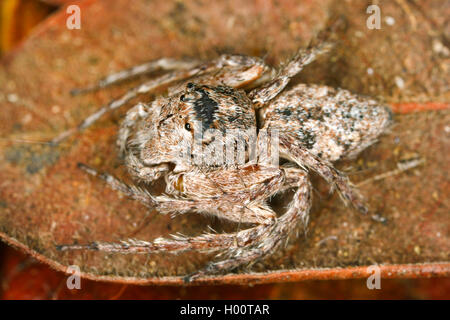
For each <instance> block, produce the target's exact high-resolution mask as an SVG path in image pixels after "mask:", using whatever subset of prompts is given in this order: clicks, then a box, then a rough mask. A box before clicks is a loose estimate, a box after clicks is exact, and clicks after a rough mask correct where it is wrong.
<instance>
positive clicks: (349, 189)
mask: <svg viewBox="0 0 450 320" xmlns="http://www.w3.org/2000/svg"><path fill="white" fill-rule="evenodd" d="M280 153H281V154H283V155H284V157H286V158H288V159H290V160H292V161H294V162H295V163H296V164H297V165H299V166H306V167H308V168H310V169H312V170H314V171H315V172H317V173H318V174H319V175H321V176H322V177H323V178H324V179H325V180H326V181H327V182H328V183H330V184H331V185H332V188H333V187H336V188H337V189H338V191H339V193H340V195H341V197H342V199H343V200H344V202H349V203H350V204H351V205H352V206H353V207H354V208H355V209H357V210H358V211H359V212H361V213H363V214H366V213H367V212H368V208H367V206H366V204H365V202H364V200H363V197H362V196H361V194H360V193H359V192H358V190H356V189H355V188H354V187H353V186H352V184H351V182H350V180H349V179H348V178H347V176H346V175H345V174H344V173H342V172H340V171H338V170H337V169H335V168H334V167H333V166H332V165H331V164H330V163H329V162H328V161H325V160H323V159H321V158H319V157H318V156H315V155H313V154H312V153H310V152H309V151H308V150H307V149H306V148H305V147H303V146H302V145H301V144H300V143H299V142H298V141H297V139H296V138H295V136H292V135H289V134H283V135H281V136H280Z"/></svg>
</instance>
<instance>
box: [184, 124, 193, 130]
mask: <svg viewBox="0 0 450 320" xmlns="http://www.w3.org/2000/svg"><path fill="white" fill-rule="evenodd" d="M184 128H185V129H186V130H187V131H191V124H190V123H189V122H186V124H185V125H184Z"/></svg>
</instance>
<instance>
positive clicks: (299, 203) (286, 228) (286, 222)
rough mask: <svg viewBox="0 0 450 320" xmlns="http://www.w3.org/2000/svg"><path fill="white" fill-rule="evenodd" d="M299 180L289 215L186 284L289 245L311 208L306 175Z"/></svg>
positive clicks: (300, 173) (192, 276) (190, 277)
mask: <svg viewBox="0 0 450 320" xmlns="http://www.w3.org/2000/svg"><path fill="white" fill-rule="evenodd" d="M297 179H298V181H297V183H296V184H297V185H298V188H297V191H296V192H295V194H294V197H293V199H292V201H291V203H290V204H289V207H288V209H287V211H286V213H285V214H284V215H283V216H281V217H280V218H278V219H277V221H276V222H275V223H274V224H273V225H272V226H270V228H266V229H265V230H264V231H265V233H264V234H263V235H261V236H260V237H259V238H258V240H257V241H254V243H253V244H252V245H251V246H247V247H245V248H242V249H240V250H239V249H238V250H234V249H231V250H230V251H229V253H230V255H231V257H230V258H229V259H226V260H223V261H218V262H213V263H210V264H209V265H208V266H207V267H206V268H205V269H203V270H201V271H198V272H195V273H193V274H190V275H188V276H186V277H185V281H186V282H189V281H191V280H194V279H196V278H198V277H201V276H205V275H210V274H217V273H223V272H226V271H230V270H232V269H234V268H237V267H239V266H241V265H246V264H249V263H252V262H254V261H255V260H258V259H261V258H263V257H265V256H267V255H268V254H270V253H271V252H273V251H274V250H275V249H276V248H277V247H279V245H280V244H282V243H283V242H284V241H286V240H287V239H288V238H289V236H290V235H291V234H292V233H293V231H295V230H296V228H297V224H298V222H300V221H305V220H307V217H308V214H309V210H310V208H311V185H310V183H309V180H308V176H307V174H306V173H305V172H304V171H303V172H299V173H298V177H297Z"/></svg>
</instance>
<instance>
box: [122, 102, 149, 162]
mask: <svg viewBox="0 0 450 320" xmlns="http://www.w3.org/2000/svg"><path fill="white" fill-rule="evenodd" d="M148 108H149V106H148V105H146V104H143V103H138V104H137V105H135V106H134V107H133V108H131V109H130V110H128V112H127V114H126V116H125V119H124V120H123V121H122V124H121V125H120V129H119V133H118V135H117V146H118V147H119V154H120V156H124V155H125V150H126V149H127V143H128V138H129V137H130V134H131V131H132V129H133V127H134V126H135V125H136V123H137V122H138V121H139V120H141V119H142V118H145V117H146V116H147V115H148V113H147V110H148Z"/></svg>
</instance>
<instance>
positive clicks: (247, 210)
mask: <svg viewBox="0 0 450 320" xmlns="http://www.w3.org/2000/svg"><path fill="white" fill-rule="evenodd" d="M161 165H163V164H161ZM78 166H79V168H80V169H82V170H84V171H86V172H87V173H89V174H90V175H93V176H95V177H99V178H100V179H102V180H104V181H105V182H106V183H107V184H108V185H109V186H110V187H111V188H112V189H113V190H117V191H120V192H122V193H123V194H125V195H126V196H128V197H130V198H132V199H134V200H137V201H139V202H141V203H142V204H144V205H145V206H147V207H148V208H152V209H156V210H158V212H159V213H161V214H170V213H171V214H174V213H185V212H188V211H191V210H194V211H196V212H199V213H206V214H215V215H217V216H218V217H221V218H225V219H228V220H231V221H238V219H239V217H240V216H241V215H240V213H241V212H243V213H244V219H243V220H242V222H243V223H256V224H265V225H266V224H271V223H273V220H275V215H274V214H273V213H272V212H271V211H269V209H268V208H267V207H266V206H263V205H259V204H255V203H252V204H248V205H242V206H239V205H236V203H232V202H231V201H229V200H230V199H228V198H224V199H222V200H221V197H220V196H218V197H210V198H205V199H186V198H175V197H172V196H170V195H161V196H153V195H151V194H150V193H149V192H148V191H147V190H145V189H142V188H139V187H136V186H130V185H128V184H126V183H124V182H122V181H120V180H119V179H117V178H116V177H114V176H113V175H111V174H109V173H104V172H103V173H101V172H98V171H97V170H96V169H94V168H91V167H89V166H87V165H85V164H82V163H79V164H78ZM155 170H156V169H155ZM158 170H163V169H158Z"/></svg>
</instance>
